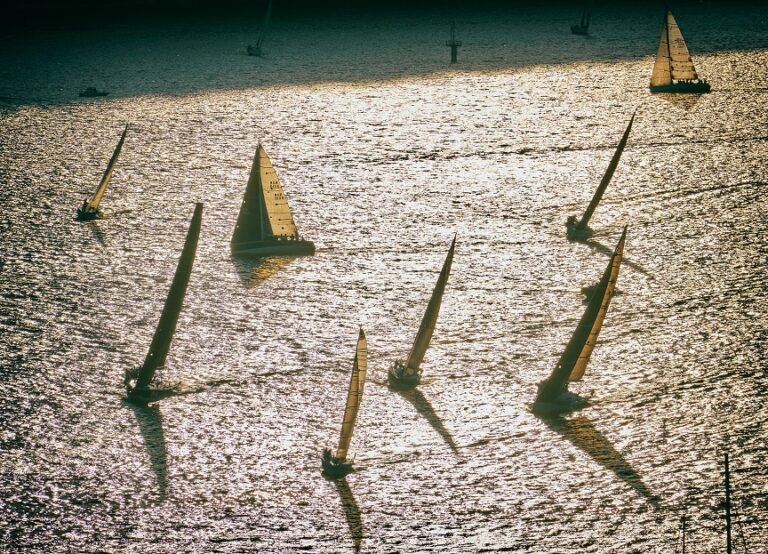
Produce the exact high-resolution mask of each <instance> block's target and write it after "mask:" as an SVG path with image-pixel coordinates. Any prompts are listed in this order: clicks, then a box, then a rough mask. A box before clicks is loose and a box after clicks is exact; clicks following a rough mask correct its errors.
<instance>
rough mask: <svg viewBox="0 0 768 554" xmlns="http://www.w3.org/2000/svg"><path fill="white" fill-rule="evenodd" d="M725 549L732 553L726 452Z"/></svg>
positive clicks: (728, 471) (729, 488) (729, 481)
mask: <svg viewBox="0 0 768 554" xmlns="http://www.w3.org/2000/svg"><path fill="white" fill-rule="evenodd" d="M725 551H726V552H727V553H728V554H732V552H733V546H732V545H731V472H730V470H729V468H728V452H726V453H725Z"/></svg>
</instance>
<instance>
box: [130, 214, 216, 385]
mask: <svg viewBox="0 0 768 554" xmlns="http://www.w3.org/2000/svg"><path fill="white" fill-rule="evenodd" d="M202 219H203V205H202V204H201V203H198V204H196V205H195V213H194V214H193V215H192V221H191V223H190V224H189V231H187V238H186V240H185V241H184V248H183V250H182V251H181V256H180V257H179V264H178V266H177V267H176V273H175V275H174V276H173V282H172V283H171V288H170V290H169V291H168V298H166V300H165V306H163V313H162V314H161V315H160V322H159V323H158V324H157V329H156V330H155V335H154V337H152V344H150V346H149V352H148V353H147V358H146V359H145V360H144V365H143V366H142V367H141V368H140V369H139V374H138V378H137V379H136V389H144V388H147V387H148V386H149V384H150V383H151V382H152V378H153V377H154V375H155V371H156V370H157V369H158V368H159V367H162V366H163V365H165V358H166V357H167V356H168V351H169V349H170V347H171V340H173V333H174V331H176V322H177V321H178V319H179V313H180V312H181V307H182V305H183V303H184V295H185V293H186V291H187V284H188V283H189V276H190V274H191V273H192V264H193V263H194V261H195V252H196V251H197V239H198V237H199V236H200V224H201V222H202Z"/></svg>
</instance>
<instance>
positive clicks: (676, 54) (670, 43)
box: [650, 10, 710, 93]
mask: <svg viewBox="0 0 768 554" xmlns="http://www.w3.org/2000/svg"><path fill="white" fill-rule="evenodd" d="M650 86H651V92H694V93H704V92H709V90H710V86H709V83H708V82H707V81H705V80H704V79H699V74H698V73H696V68H695V67H694V65H693V60H692V59H691V54H690V53H689V52H688V47H687V46H686V45H685V39H683V33H682V32H680V27H679V26H678V25H677V21H675V18H674V16H673V15H672V12H671V11H669V10H667V11H666V12H665V13H664V27H663V28H662V30H661V38H660V39H659V49H658V51H657V52H656V61H655V62H654V64H653V73H652V74H651V85H650Z"/></svg>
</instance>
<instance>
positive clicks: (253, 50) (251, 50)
mask: <svg viewBox="0 0 768 554" xmlns="http://www.w3.org/2000/svg"><path fill="white" fill-rule="evenodd" d="M271 17H272V0H267V13H266V15H265V16H264V25H263V26H262V28H261V34H260V35H259V38H258V39H256V46H252V45H250V44H249V45H248V47H247V48H246V52H247V53H248V55H249V56H261V55H262V54H263V52H262V50H261V45H262V44H263V43H264V39H265V38H266V36H267V28H268V27H269V20H270V18H271Z"/></svg>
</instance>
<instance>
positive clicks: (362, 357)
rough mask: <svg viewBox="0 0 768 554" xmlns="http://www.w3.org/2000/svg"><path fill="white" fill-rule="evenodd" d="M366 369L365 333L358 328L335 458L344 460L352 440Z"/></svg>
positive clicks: (366, 348)
mask: <svg viewBox="0 0 768 554" xmlns="http://www.w3.org/2000/svg"><path fill="white" fill-rule="evenodd" d="M367 371H368V342H367V341H366V339H365V333H364V332H363V330H362V329H360V334H359V335H358V337H357V348H356V350H355V360H354V363H353V365H352V377H351V378H350V380H349V391H348V392H347V406H346V408H344V419H343V420H342V423H341V436H340V437H339V448H338V449H337V450H336V458H337V459H338V460H341V461H344V460H346V459H347V452H348V451H349V443H350V442H351V441H352V433H353V432H354V430H355V421H356V420H357V412H358V411H359V410H360V402H361V401H362V399H363V388H364V387H365V376H366V373H367Z"/></svg>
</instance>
